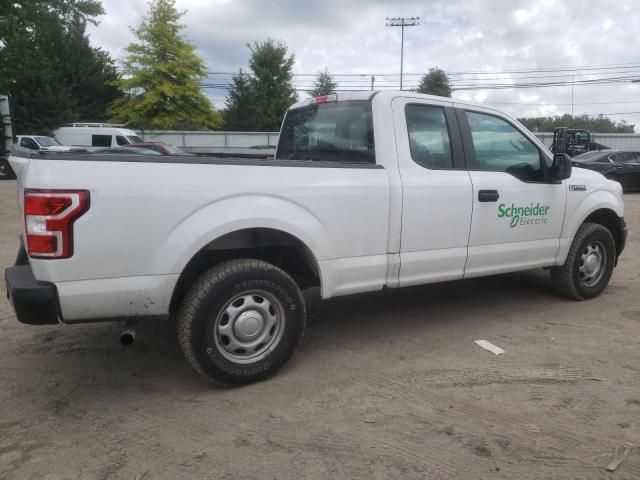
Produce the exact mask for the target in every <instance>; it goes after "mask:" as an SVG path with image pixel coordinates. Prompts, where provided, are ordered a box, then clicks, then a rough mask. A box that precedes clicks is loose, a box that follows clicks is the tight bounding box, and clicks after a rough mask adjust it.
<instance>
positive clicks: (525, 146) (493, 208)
mask: <svg viewBox="0 0 640 480" xmlns="http://www.w3.org/2000/svg"><path fill="white" fill-rule="evenodd" d="M456 113H457V117H458V120H459V124H460V130H461V134H462V138H463V142H464V151H465V157H466V162H467V167H468V169H469V174H470V176H471V182H472V185H473V219H472V221H471V232H470V234H469V259H468V260H467V265H466V267H465V277H472V276H477V275H487V274H492V273H501V272H508V271H515V270H522V269H527V268H535V267H542V266H548V265H552V264H553V263H554V262H555V257H556V254H557V252H558V248H559V245H560V232H561V230H562V223H563V221H564V212H565V202H566V185H565V184H564V182H561V183H554V182H552V181H551V180H550V178H549V169H550V166H551V165H550V164H551V156H550V155H547V154H546V153H545V151H543V150H542V149H541V148H540V147H539V145H538V144H537V143H536V142H535V141H534V140H533V138H532V137H533V136H532V134H531V133H529V132H528V131H526V129H524V128H523V127H521V126H519V125H517V124H515V123H514V122H513V121H512V120H511V119H509V118H508V117H505V116H502V115H501V114H499V113H497V112H495V111H490V110H482V109H477V110H476V109H475V108H473V109H472V108H469V109H467V108H458V109H456Z"/></svg>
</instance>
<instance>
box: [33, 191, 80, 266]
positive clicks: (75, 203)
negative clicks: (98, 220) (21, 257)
mask: <svg viewBox="0 0 640 480" xmlns="http://www.w3.org/2000/svg"><path fill="white" fill-rule="evenodd" d="M87 210H89V192H88V191H86V190H34V189H25V191H24V224H25V230H26V243H27V252H28V253H29V256H30V257H33V258H69V257H70V256H72V255H73V222H75V221H76V219H77V218H78V217H80V216H81V215H82V214H83V213H84V212H86V211H87Z"/></svg>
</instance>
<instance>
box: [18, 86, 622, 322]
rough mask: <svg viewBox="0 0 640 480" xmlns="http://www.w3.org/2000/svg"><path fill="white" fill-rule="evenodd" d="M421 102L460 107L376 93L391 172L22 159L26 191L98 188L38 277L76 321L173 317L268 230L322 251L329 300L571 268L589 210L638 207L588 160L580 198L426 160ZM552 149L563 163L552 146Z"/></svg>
mask: <svg viewBox="0 0 640 480" xmlns="http://www.w3.org/2000/svg"><path fill="white" fill-rule="evenodd" d="M367 96H368V94H365V93H362V92H360V93H354V94H351V95H345V96H342V95H341V99H343V98H366V97H367ZM307 102H308V101H303V102H301V103H302V104H304V103H307ZM408 102H418V103H424V104H428V105H436V106H438V105H439V106H443V105H452V101H451V100H449V99H443V98H440V97H432V96H425V95H418V94H413V93H409V92H402V93H397V92H381V93H379V94H378V95H376V96H375V98H374V100H373V120H374V133H375V141H376V159H377V163H378V164H380V165H382V166H383V167H384V168H381V169H357V168H305V167H275V166H274V167H271V166H255V165H254V166H251V165H216V164H171V163H153V159H149V161H148V162H144V163H142V162H140V163H138V162H85V161H65V160H55V159H51V158H46V159H45V158H41V157H37V156H36V157H34V158H32V159H26V158H21V157H12V158H11V159H10V161H11V164H12V166H13V167H14V170H15V171H16V173H17V174H18V177H19V179H18V194H19V195H22V191H23V188H25V187H27V188H36V189H37V188H39V189H87V190H89V191H90V194H91V207H90V209H89V211H88V212H87V213H86V214H84V215H83V216H82V217H80V218H79V219H78V220H77V221H76V222H75V224H74V227H73V228H74V232H75V234H74V255H73V257H71V258H69V259H64V260H38V259H32V260H31V265H32V268H33V271H34V274H35V276H36V278H37V279H39V280H43V281H49V282H53V283H55V284H56V286H57V288H58V292H59V294H60V305H61V308H62V314H63V317H64V318H65V320H67V321H74V320H91V319H102V318H106V317H120V316H131V315H133V316H142V315H158V314H165V313H167V311H168V307H169V301H170V298H171V294H172V292H173V288H174V286H175V282H176V281H177V279H178V276H179V275H180V273H181V272H182V271H183V269H184V268H185V266H186V264H187V263H188V262H189V260H190V259H191V258H193V256H194V255H195V254H196V253H197V252H198V251H200V250H201V249H202V248H203V247H205V246H206V245H207V244H209V243H210V242H212V241H213V240H215V239H217V238H219V237H220V236H222V235H225V234H227V233H230V232H234V231H237V230H242V229H246V228H253V227H261V228H271V229H276V230H280V231H282V232H286V233H288V234H290V235H293V236H294V237H296V238H298V239H299V240H300V241H301V242H303V243H304V244H305V245H306V246H307V247H308V248H309V250H310V252H311V254H312V255H313V257H314V260H315V261H316V263H317V265H318V268H319V271H320V277H321V283H322V296H323V297H324V298H329V297H332V296H336V295H346V294H352V293H357V292H366V291H375V290H380V289H382V288H383V287H385V286H387V287H397V286H406V285H416V284H421V283H430V282H438V281H445V280H452V279H456V278H462V277H463V276H468V277H470V276H481V275H489V274H493V273H500V272H506V271H515V270H523V269H528V268H535V267H546V266H552V265H558V264H562V262H564V259H565V258H566V252H567V251H568V249H569V245H570V244H571V240H572V239H573V237H574V235H575V233H576V231H577V229H578V228H579V226H580V224H581V223H582V222H583V221H584V219H585V218H586V217H587V216H588V214H589V213H591V212H593V211H594V210H596V209H599V208H609V209H611V210H613V211H614V212H616V214H618V215H622V214H623V213H624V212H623V210H624V207H623V203H622V192H621V189H620V187H619V185H618V184H617V183H615V182H610V181H608V180H606V179H605V178H604V177H603V176H602V175H600V174H597V173H595V172H590V171H587V170H582V169H579V168H576V169H574V170H573V172H574V173H573V177H572V179H571V181H573V182H578V183H580V184H581V185H585V186H586V187H587V189H586V191H582V192H580V191H576V192H571V193H570V195H567V182H563V183H562V184H559V185H550V184H542V183H524V182H521V181H519V180H517V179H515V178H514V177H513V176H511V175H509V174H506V173H497V172H476V171H474V172H467V171H466V170H428V169H425V168H423V167H421V166H419V165H417V164H416V163H415V162H413V160H412V159H411V157H410V151H409V145H408V140H407V127H406V124H405V120H404V116H403V110H404V106H405V105H406V104H407V103H408ZM454 104H455V105H456V106H459V107H469V108H473V109H476V110H481V111H484V112H491V113H492V114H494V115H499V116H500V115H503V114H501V113H500V112H497V111H495V110H492V109H487V108H484V107H482V106H479V105H475V104H467V103H463V102H460V101H455V103H454ZM504 118H508V117H504ZM512 121H513V120H512ZM513 122H515V121H513ZM515 123H516V125H519V124H517V122H515ZM518 128H519V127H518ZM525 136H527V138H529V140H530V141H531V142H533V143H534V144H536V145H537V146H538V147H540V148H542V149H544V148H545V147H544V145H543V144H542V143H541V142H540V141H539V140H538V139H537V138H535V137H534V136H533V135H532V134H530V133H528V132H525ZM544 155H548V156H549V158H550V154H549V152H548V151H547V150H544ZM49 156H50V155H49ZM479 189H497V190H499V192H500V195H501V197H500V201H501V202H505V203H514V204H528V203H529V202H534V203H535V202H540V203H541V204H542V203H545V204H547V205H550V206H551V207H552V210H551V213H550V215H549V222H548V223H547V224H544V225H541V226H539V227H540V228H522V227H519V228H515V229H511V228H509V226H508V224H506V222H505V219H504V218H498V217H497V204H496V203H479V202H478V201H477V193H475V192H477V190H479ZM567 197H568V198H567ZM565 208H566V215H565ZM465 263H466V266H465ZM151 302H152V303H151Z"/></svg>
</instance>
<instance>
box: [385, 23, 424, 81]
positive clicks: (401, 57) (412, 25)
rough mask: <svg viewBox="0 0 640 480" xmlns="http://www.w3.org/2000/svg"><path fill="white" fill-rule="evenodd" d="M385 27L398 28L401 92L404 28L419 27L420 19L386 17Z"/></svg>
mask: <svg viewBox="0 0 640 480" xmlns="http://www.w3.org/2000/svg"><path fill="white" fill-rule="evenodd" d="M386 25H387V27H400V28H401V35H400V90H402V68H403V63H404V27H415V26H418V25H420V17H409V18H405V17H393V18H389V17H387V23H386Z"/></svg>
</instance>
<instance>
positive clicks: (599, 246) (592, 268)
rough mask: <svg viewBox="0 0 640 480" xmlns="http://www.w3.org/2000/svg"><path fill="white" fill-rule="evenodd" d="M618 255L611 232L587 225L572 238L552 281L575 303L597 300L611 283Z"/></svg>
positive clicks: (553, 274)
mask: <svg viewBox="0 0 640 480" xmlns="http://www.w3.org/2000/svg"><path fill="white" fill-rule="evenodd" d="M615 255H616V247H615V242H614V240H613V236H612V235H611V232H609V230H607V229H606V228H605V227H603V226H602V225H598V224H595V223H584V224H583V225H582V226H581V227H580V229H579V230H578V233H576V236H575V238H574V239H573V243H572V244H571V248H570V249H569V254H568V255H567V260H566V261H565V263H564V265H563V266H562V267H554V268H552V269H551V280H552V281H553V284H554V286H555V288H556V290H557V291H558V292H559V293H560V294H562V295H564V296H565V297H568V298H572V299H575V300H585V299H588V298H593V297H596V296H598V295H599V294H600V293H601V292H602V291H603V290H604V289H605V288H606V286H607V285H608V283H609V279H610V278H611V274H612V273H613V267H614V264H615Z"/></svg>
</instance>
